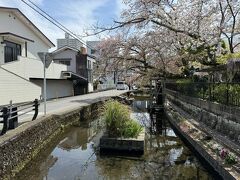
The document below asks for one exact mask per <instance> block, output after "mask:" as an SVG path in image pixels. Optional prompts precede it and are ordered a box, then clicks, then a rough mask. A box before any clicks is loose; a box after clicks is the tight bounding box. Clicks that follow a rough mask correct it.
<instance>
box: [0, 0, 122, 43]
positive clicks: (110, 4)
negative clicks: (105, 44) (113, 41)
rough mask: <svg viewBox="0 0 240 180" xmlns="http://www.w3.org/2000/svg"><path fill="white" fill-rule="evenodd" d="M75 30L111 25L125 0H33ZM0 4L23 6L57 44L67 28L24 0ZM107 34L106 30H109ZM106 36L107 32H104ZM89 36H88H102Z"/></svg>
mask: <svg viewBox="0 0 240 180" xmlns="http://www.w3.org/2000/svg"><path fill="white" fill-rule="evenodd" d="M25 1H26V2H28V0H25ZM31 1H32V2H34V3H35V4H36V5H37V6H39V7H40V8H41V9H42V10H44V11H45V12H47V13H48V14H49V15H50V16H52V17H53V18H54V19H56V20H57V21H59V22H60V23H61V24H63V25H64V26H66V27H67V28H68V29H70V30H71V31H73V32H74V33H76V34H78V35H80V36H84V35H86V33H84V32H86V31H87V30H89V29H91V28H92V27H93V25H97V24H100V25H105V26H107V25H111V24H112V23H113V20H116V19H118V18H119V17H120V14H121V11H122V9H123V8H124V6H123V4H122V0H31ZM0 6H4V7H14V8H18V9H20V10H21V11H22V12H23V13H24V14H25V15H26V16H27V17H28V18H29V19H30V20H31V21H32V22H33V23H34V24H35V25H36V26H37V27H38V28H39V29H40V30H41V31H42V32H43V33H44V34H45V35H46V36H47V37H48V38H49V39H50V40H51V41H52V42H53V43H54V44H55V45H56V39H58V38H63V37H64V32H63V31H62V30H60V29H59V28H57V27H56V26H54V25H53V24H52V23H51V22H49V21H47V20H46V19H45V18H43V17H42V16H41V15H39V14H38V13H37V12H35V11H34V10H32V9H31V8H30V7H28V6H27V5H26V4H24V3H23V2H22V1H21V0H0ZM105 35H106V34H105ZM102 37H103V36H102ZM98 39H99V36H98V37H96V36H95V37H87V38H84V40H85V41H86V40H98Z"/></svg>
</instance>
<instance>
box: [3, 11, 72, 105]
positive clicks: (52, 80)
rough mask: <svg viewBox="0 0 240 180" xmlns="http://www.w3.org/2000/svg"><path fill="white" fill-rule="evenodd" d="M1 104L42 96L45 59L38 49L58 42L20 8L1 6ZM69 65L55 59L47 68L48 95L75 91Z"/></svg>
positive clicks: (41, 49)
mask: <svg viewBox="0 0 240 180" xmlns="http://www.w3.org/2000/svg"><path fill="white" fill-rule="evenodd" d="M0 24H1V25H0V87H1V88H0V105H4V104H8V103H9V101H10V100H13V102H14V103H19V102H25V101H32V100H34V99H35V98H39V97H41V96H42V89H43V63H42V62H41V60H40V58H39V57H38V55H37V53H38V52H48V50H49V49H50V48H52V47H54V44H53V43H52V42H51V41H50V40H49V39H48V38H47V37H46V36H45V35H44V34H43V33H42V32H41V31H40V30H39V29H38V28H37V27H36V26H35V25H34V24H33V23H32V22H31V21H30V20H29V19H28V18H27V17H26V16H25V15H24V14H23V13H22V12H21V11H20V10H19V9H16V8H8V7H0ZM67 71H68V69H67V66H66V65H63V64H56V63H51V64H50V66H49V67H48V69H47V70H46V78H47V98H48V99H51V98H58V97H65V96H71V95H73V81H72V80H68V79H66V77H65V76H64V74H63V72H67Z"/></svg>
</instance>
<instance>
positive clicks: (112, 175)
mask: <svg viewBox="0 0 240 180" xmlns="http://www.w3.org/2000/svg"><path fill="white" fill-rule="evenodd" d="M147 107H148V101H145V100H141V101H140V100H139V101H134V102H133V107H132V109H133V113H132V117H133V118H134V119H136V120H138V121H139V122H140V123H141V124H142V125H144V126H145V127H146V137H145V153H144V155H143V156H141V157H128V156H119V155H114V156H113V155H111V156H110V155H108V156H106V155H104V156H103V155H100V154H99V149H98V146H97V145H98V143H99V138H100V137H101V135H102V131H101V129H102V126H103V125H102V121H101V119H97V120H92V121H89V122H85V123H82V124H81V125H80V126H79V127H71V128H69V129H68V130H67V131H66V132H64V133H63V134H62V135H60V136H58V137H56V139H55V140H53V141H52V142H51V143H50V144H51V145H49V146H48V147H47V148H46V149H44V150H43V151H42V152H41V153H40V154H39V155H38V157H36V158H35V159H34V160H33V161H32V162H31V163H30V164H29V165H28V166H26V167H25V168H24V169H23V170H22V171H21V172H20V173H19V174H17V176H16V177H15V179H17V180H26V179H27V180H28V179H29V180H78V179H81V180H84V179H85V180H95V179H107V180H108V179H109V180H118V179H157V180H158V179H163V180H164V179H166V180H169V179H170V180H175V179H179V180H182V179H203V180H204V179H213V177H212V176H211V174H210V173H209V172H208V171H207V169H206V168H204V167H203V165H202V164H201V163H200V162H199V160H198V159H197V158H196V156H195V155H194V154H193V153H192V152H191V151H190V150H189V148H188V147H186V146H185V145H184V143H183V142H182V141H181V139H180V138H179V137H178V136H177V135H176V134H175V133H174V131H173V129H172V128H171V127H170V126H169V124H168V122H167V119H166V118H165V117H164V116H161V120H162V121H161V122H162V123H160V126H161V127H158V128H156V127H153V126H155V125H154V124H153V123H151V120H150V116H149V114H148V112H147V110H146V108H147Z"/></svg>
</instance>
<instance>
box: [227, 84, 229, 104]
mask: <svg viewBox="0 0 240 180" xmlns="http://www.w3.org/2000/svg"><path fill="white" fill-rule="evenodd" d="M226 93H227V94H226V98H227V99H226V104H227V105H228V104H229V83H228V81H227V91H226Z"/></svg>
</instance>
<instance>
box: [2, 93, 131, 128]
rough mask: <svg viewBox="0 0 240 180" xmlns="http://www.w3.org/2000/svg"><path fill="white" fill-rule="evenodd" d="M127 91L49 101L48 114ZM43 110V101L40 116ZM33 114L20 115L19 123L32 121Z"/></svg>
mask: <svg viewBox="0 0 240 180" xmlns="http://www.w3.org/2000/svg"><path fill="white" fill-rule="evenodd" d="M125 92H127V91H122V90H108V91H103V92H97V93H90V94H85V95H80V96H73V97H67V98H60V99H55V100H51V101H47V115H50V114H57V113H59V112H62V111H66V110H70V109H75V108H78V107H82V106H85V105H89V104H92V103H94V102H97V101H99V100H101V99H105V98H107V97H112V96H119V95H121V94H123V93H125ZM43 112H44V105H43V103H41V105H40V107H39V114H38V118H39V117H42V116H43V115H44V113H43ZM20 113H21V112H20ZM33 114H34V112H30V113H27V114H26V115H23V116H21V117H19V123H20V124H22V123H24V122H28V121H31V118H32V117H33ZM0 128H2V127H0Z"/></svg>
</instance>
